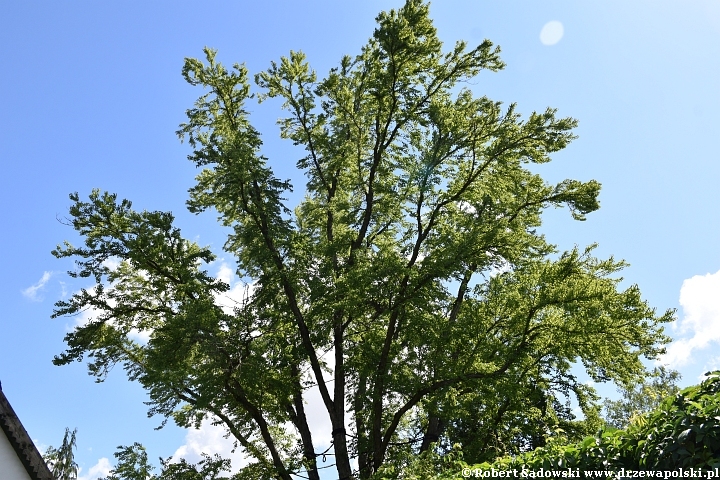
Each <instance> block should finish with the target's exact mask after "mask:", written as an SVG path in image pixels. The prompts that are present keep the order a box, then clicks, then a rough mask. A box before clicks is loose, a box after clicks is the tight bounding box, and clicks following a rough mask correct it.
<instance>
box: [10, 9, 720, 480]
mask: <svg viewBox="0 0 720 480" xmlns="http://www.w3.org/2000/svg"><path fill="white" fill-rule="evenodd" d="M401 3H402V2H401V1H397V0H392V1H391V0H385V1H380V0H369V1H365V2H336V1H330V0H310V1H305V2H289V1H273V2H258V3H251V2H230V1H206V2H190V1H182V2H170V1H156V2H138V1H128V2H94V1H86V0H76V1H73V2H2V3H0V47H1V49H0V65H2V67H1V68H2V75H0V92H2V94H1V95H0V145H2V149H0V161H1V162H2V172H3V178H5V180H4V181H3V182H2V183H3V188H2V189H0V201H1V202H2V203H1V204H2V205H4V212H5V213H4V214H3V222H2V228H3V235H1V236H0V258H1V260H2V265H3V267H4V268H3V269H2V273H0V298H1V304H2V305H3V312H2V315H0V381H2V383H3V389H4V391H5V393H6V395H7V396H8V398H9V399H10V401H11V402H12V404H13V406H14V408H15V410H16V411H17V412H18V414H19V416H20V418H21V419H22V421H23V423H24V424H25V426H26V428H27V429H28V430H29V432H30V434H31V436H32V438H33V439H35V440H36V442H37V443H38V444H39V445H40V446H41V448H44V446H47V445H50V444H52V445H56V446H57V445H58V444H59V443H60V441H61V439H62V433H63V431H64V428H65V427H66V426H69V427H71V428H72V427H77V428H78V452H77V460H78V461H79V463H80V465H81V467H82V471H81V478H82V479H83V480H89V479H91V478H92V479H94V478H95V477H96V476H97V475H104V473H105V472H106V470H105V469H106V467H107V465H108V459H109V460H110V461H112V453H113V452H114V451H115V447H116V446H117V445H121V444H122V445H127V444H131V443H132V442H134V441H141V442H143V443H144V444H145V445H146V446H147V447H148V450H149V452H150V456H151V458H157V457H158V456H163V457H167V456H169V455H173V454H176V456H177V455H186V456H188V458H190V459H193V458H197V457H196V455H197V453H198V452H199V451H201V450H212V449H215V450H217V451H220V452H227V451H228V447H227V444H226V443H224V440H223V439H222V436H221V435H220V433H219V432H218V431H217V430H214V429H212V428H209V427H207V426H205V427H204V428H203V429H201V430H200V431H189V432H188V431H184V430H181V429H179V428H176V427H173V426H168V427H166V428H165V429H163V430H160V431H154V430H153V428H154V427H156V426H158V425H159V424H160V422H161V419H159V418H153V419H147V418H146V415H145V412H146V407H145V406H144V405H143V403H142V402H143V401H144V400H145V396H144V393H143V392H142V390H141V389H140V388H139V387H138V386H137V385H133V384H129V383H128V382H127V381H126V380H125V377H124V374H123V372H122V371H121V370H120V369H117V370H116V371H114V372H112V374H111V375H110V378H109V379H108V381H107V382H105V383H104V384H95V383H93V381H92V378H90V377H88V376H87V374H86V373H85V368H84V366H83V365H80V364H77V365H73V366H69V367H63V368H59V367H54V366H53V365H52V364H51V360H52V357H53V355H55V354H57V353H59V352H61V351H62V350H63V342H62V339H63V336H64V335H65V333H67V331H68V330H69V329H70V328H72V326H73V325H74V324H75V322H76V321H77V320H76V319H71V318H69V319H57V320H51V319H50V314H51V312H52V304H53V303H54V302H55V301H56V300H58V299H60V298H62V297H63V295H67V294H68V293H71V292H72V291H74V290H75V289H77V288H79V287H80V286H82V285H79V284H76V283H72V282H70V281H69V280H70V279H68V278H67V275H65V273H64V272H65V270H67V269H69V268H70V265H69V264H68V263H65V262H62V261H58V260H55V259H54V258H53V257H52V256H51V255H50V250H52V249H53V248H54V247H55V245H56V244H57V243H59V242H61V241H63V240H65V239H69V240H75V239H74V237H73V234H72V231H71V230H70V229H69V228H68V227H66V226H63V225H62V224H61V223H60V222H59V221H58V218H62V216H63V215H64V214H65V212H66V211H67V207H68V206H69V200H68V197H67V196H68V194H69V193H71V192H75V191H77V192H79V193H80V194H81V195H87V194H88V193H89V192H90V190H91V189H92V188H100V189H103V190H108V191H112V192H116V193H117V194H118V195H119V196H120V197H124V198H129V199H131V200H133V202H134V205H135V207H136V208H138V209H150V210H172V211H173V212H174V213H175V214H176V216H177V218H178V223H179V224H180V226H181V227H182V228H183V231H184V234H185V236H187V237H190V238H194V239H197V241H199V242H200V243H201V244H210V245H212V246H213V248H215V249H216V251H217V252H218V253H221V251H220V246H221V245H222V243H223V237H224V234H225V232H223V231H222V229H219V228H217V227H216V225H215V220H214V218H213V217H212V215H205V216H200V217H195V216H192V215H190V214H189V213H187V212H186V211H185V209H184V201H185V198H186V191H187V189H188V188H189V187H190V186H191V185H192V182H193V177H194V175H195V170H194V167H193V166H192V164H191V163H190V162H188V161H187V160H185V157H186V155H187V154H188V153H189V149H188V147H187V145H181V144H180V143H179V141H178V139H177V137H176V136H175V134H174V132H175V130H176V128H177V125H178V124H179V123H180V122H182V121H183V120H184V112H185V109H187V108H189V107H190V106H191V105H192V103H193V101H194V100H195V98H196V97H197V96H198V95H199V94H200V91H199V90H196V89H194V88H193V87H190V86H189V85H187V84H186V83H185V82H184V81H183V79H182V78H181V76H180V69H181V66H182V62H183V58H184V57H188V56H190V57H201V56H202V48H203V46H206V45H207V46H210V47H213V48H216V49H218V50H219V58H220V60H221V61H223V62H224V63H226V64H232V63H233V62H245V63H246V64H247V66H248V68H249V70H250V72H251V73H256V72H258V71H260V70H263V69H266V68H267V67H268V66H269V64H270V61H272V60H278V59H279V57H280V56H281V55H286V54H288V52H289V51H290V50H291V49H293V50H303V51H304V52H305V53H306V54H307V56H308V59H309V61H310V62H311V65H313V67H314V68H315V69H316V70H317V71H318V72H319V73H320V74H322V73H324V72H326V71H327V70H328V69H329V68H331V67H332V66H334V65H336V64H337V62H338V61H339V59H340V58H341V56H342V55H344V54H355V53H357V52H359V49H360V47H361V46H362V45H363V44H364V42H365V41H366V40H367V38H368V37H369V36H370V35H371V33H372V30H373V28H374V18H375V16H376V14H377V13H378V12H379V11H381V10H384V9H389V8H393V7H398V6H400V5H401ZM431 12H432V16H433V18H434V19H435V21H436V26H437V28H438V30H439V34H440V36H441V38H442V39H443V40H444V41H445V42H446V45H452V44H453V43H454V41H455V40H458V39H465V40H467V41H469V42H470V43H471V44H473V43H479V42H481V41H482V40H483V39H484V38H488V39H490V40H491V41H493V42H494V43H496V44H498V45H500V47H501V48H502V51H503V54H502V58H503V60H504V61H505V62H506V63H507V68H506V69H505V70H504V71H502V72H499V73H495V74H493V73H485V74H482V75H481V76H479V77H478V78H477V79H476V80H475V81H474V82H473V83H472V85H471V88H472V89H473V90H474V91H475V92H476V93H477V94H479V95H488V96H489V97H490V98H493V99H495V100H501V101H504V102H517V103H518V110H519V111H520V112H523V113H524V114H528V113H530V112H531V111H533V110H544V109H545V108H546V107H548V106H551V107H554V108H558V110H559V114H560V115H562V116H572V117H575V118H577V119H578V120H579V121H580V126H579V128H578V129H577V134H578V135H579V139H578V140H576V141H575V142H574V143H573V144H571V145H570V146H569V147H568V148H567V149H566V150H564V151H562V152H559V153H558V154H556V155H555V156H554V161H553V162H552V163H551V164H548V165H543V166H541V167H538V171H540V172H542V173H543V174H544V175H545V177H546V178H547V179H549V180H553V181H559V180H562V179H564V178H577V179H580V180H589V179H596V180H598V181H600V182H601V183H602V185H603V190H602V193H601V197H600V201H601V209H600V210H599V211H598V212H595V213H593V214H591V215H589V217H588V220H587V221H586V222H574V221H573V220H572V219H571V218H570V216H569V215H568V213H567V212H566V211H559V210H558V211H550V212H548V213H547V214H546V215H545V226H544V227H543V230H544V232H545V233H546V234H547V236H548V238H549V239H550V240H551V241H553V242H554V243H556V244H558V245H559V246H560V247H561V248H572V246H574V245H576V244H577V245H580V246H584V245H587V244H590V243H593V242H598V243H599V245H600V246H599V248H598V250H597V251H596V252H597V254H598V255H599V256H609V255H614V256H615V257H616V258H624V259H625V260H627V261H628V262H629V263H630V264H631V266H630V267H629V268H628V269H627V270H625V272H624V277H625V284H626V285H630V284H634V283H637V284H638V285H639V286H640V289H641V291H642V292H643V295H644V297H645V298H646V299H647V300H648V301H649V302H650V304H651V305H653V306H654V307H656V308H657V309H658V311H664V310H665V309H667V308H677V309H678V322H677V324H676V325H675V326H673V327H670V328H669V329H668V332H669V333H670V334H671V335H672V336H673V337H674V338H675V339H676V340H675V342H674V343H673V344H672V345H671V346H670V348H669V354H668V356H667V357H666V358H665V361H666V362H668V363H669V364H670V366H671V367H673V368H676V369H678V370H679V371H680V372H681V373H682V374H683V377H684V378H683V381H682V384H683V385H689V384H693V383H696V382H697V381H698V379H699V377H700V375H701V374H702V373H703V372H704V371H706V370H709V369H711V368H720V355H719V354H718V353H716V352H717V351H720V350H718V346H719V344H720V251H719V250H718V245H719V242H718V240H720V209H719V208H718V205H719V204H720V193H719V192H720V191H719V190H718V188H717V186H718V184H719V183H720V162H719V160H720V158H719V155H720V153H719V149H718V146H717V138H720V135H719V134H718V130H719V129H720V120H719V119H718V115H717V113H718V112H720V85H719V80H720V60H719V59H720V2H718V1H717V0H707V1H695V0H686V1H683V2H675V1H662V0H652V1H643V0H636V1H633V2H626V1H620V0H608V1H605V2H576V1H544V2H535V1H531V0H518V1H516V2H499V1H496V2H489V1H485V2H481V1H470V0H465V1H461V0H436V1H435V2H434V3H433V4H432V7H431ZM549 22H557V23H551V24H550V25H549V26H548V27H547V28H546V29H545V30H543V29H544V27H546V26H547V25H548V23H549ZM543 32H544V33H543ZM560 34H562V35H561V36H560ZM543 41H544V42H543ZM277 107H278V105H277V104H276V103H272V102H267V103H265V104H263V105H261V106H252V119H253V121H254V122H255V124H256V126H257V127H258V128H259V129H260V130H261V131H262V132H263V133H264V138H265V147H264V153H265V154H266V155H267V156H268V157H269V158H270V159H271V162H272V165H273V167H274V168H276V169H277V173H278V176H279V177H281V178H292V179H293V180H294V184H295V186H296V194H298V195H299V194H301V192H302V186H303V184H304V182H303V178H302V176H301V175H299V174H298V173H297V172H295V171H294V164H295V160H296V159H297V158H298V157H299V156H300V154H299V153H298V152H297V151H294V150H293V148H292V146H291V145H288V144H287V142H283V141H281V140H280V139H279V138H278V136H277V128H276V127H275V124H274V122H275V119H276V118H278V117H279V116H281V115H282V113H281V112H280V111H279V110H278V108H277ZM228 260H229V259H228ZM227 264H229V263H227ZM225 265H226V264H224V263H223V262H222V261H218V262H217V263H216V264H215V265H213V267H212V268H213V269H214V271H213V272H212V273H215V274H218V275H228V274H229V270H228V269H227V267H226V266H225ZM607 393H612V389H609V390H607ZM193 455H195V457H193ZM103 459H105V460H103ZM93 474H94V476H93Z"/></svg>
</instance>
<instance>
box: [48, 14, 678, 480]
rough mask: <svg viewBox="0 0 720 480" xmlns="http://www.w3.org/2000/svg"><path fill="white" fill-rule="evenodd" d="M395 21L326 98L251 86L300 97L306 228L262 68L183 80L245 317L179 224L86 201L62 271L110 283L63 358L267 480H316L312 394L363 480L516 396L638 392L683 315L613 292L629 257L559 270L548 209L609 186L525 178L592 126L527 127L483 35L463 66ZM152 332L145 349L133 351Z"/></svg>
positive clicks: (574, 207)
mask: <svg viewBox="0 0 720 480" xmlns="http://www.w3.org/2000/svg"><path fill="white" fill-rule="evenodd" d="M377 23H378V26H377V28H376V30H375V32H374V34H373V36H372V38H371V39H370V40H369V42H368V44H367V45H366V46H365V47H364V48H363V49H362V51H361V53H360V54H359V55H357V56H355V57H350V56H346V57H344V58H343V59H342V60H341V61H340V64H339V66H338V67H337V68H334V69H332V70H331V71H330V72H329V74H328V75H327V76H326V77H325V78H324V79H318V78H317V76H316V73H315V72H314V71H313V70H312V69H311V68H310V66H309V64H308V62H307V61H306V59H305V56H304V55H303V54H302V53H299V52H291V53H290V55H289V56H288V57H284V58H282V59H281V60H280V62H278V63H275V62H273V63H272V64H271V66H270V68H269V69H268V70H267V71H264V72H261V73H259V74H257V75H256V76H255V84H256V85H257V87H258V88H259V94H258V95H257V98H258V99H259V100H260V101H262V100H265V99H267V98H279V99H282V101H283V102H284V103H283V106H284V108H285V110H286V111H287V112H288V116H287V118H284V119H282V120H280V122H279V126H280V135H281V137H282V138H285V139H289V140H291V141H292V142H293V143H294V144H295V145H297V146H300V147H302V148H303V149H304V150H303V153H302V158H300V160H299V161H298V162H297V167H298V168H299V169H301V170H302V171H304V172H305V174H306V175H307V178H308V181H307V186H306V194H305V198H304V200H303V201H302V202H300V204H299V205H297V207H296V208H295V209H294V210H290V207H289V205H287V204H286V203H285V200H284V199H283V195H284V192H287V191H288V190H290V189H291V185H290V183H289V181H283V180H280V179H279V178H278V177H276V175H275V173H274V172H273V170H272V169H271V168H270V167H269V166H268V163H267V160H266V158H265V157H263V156H262V155H261V153H260V147H261V144H262V141H261V138H260V133H259V132H258V131H257V130H256V129H255V128H254V127H253V126H252V124H251V123H250V119H249V114H248V112H247V111H246V110H245V103H246V102H247V101H248V100H249V99H251V98H252V94H251V93H250V88H251V87H250V81H249V79H248V71H247V69H246V68H245V67H244V66H242V65H237V64H236V65H234V67H233V68H232V69H230V70H228V69H226V68H225V67H224V66H223V65H222V64H220V63H219V62H218V61H217V60H216V53H215V51H213V50H210V49H206V50H205V57H206V59H205V62H203V61H200V60H197V59H186V61H185V65H184V68H183V75H184V77H185V79H186V80H187V81H188V82H189V83H190V84H192V85H197V86H202V87H204V88H207V89H208V92H207V93H206V94H204V95H203V96H201V97H200V98H199V100H198V101H197V103H196V104H195V106H194V108H192V109H190V110H188V111H187V115H188V121H187V123H184V124H182V125H181V127H180V130H179V131H178V135H179V136H180V137H181V138H183V139H186V140H187V141H188V142H189V144H190V146H191V147H192V148H193V152H192V154H191V155H190V156H189V159H190V160H191V161H192V162H194V163H195V164H196V165H197V166H198V167H200V168H202V171H201V172H200V174H199V175H198V176H197V183H196V185H195V186H194V187H192V188H191V189H190V192H189V193H190V199H189V201H188V207H189V209H190V211H192V212H195V213H200V212H204V211H206V210H215V211H216V212H217V213H218V215H219V220H220V222H221V223H222V225H224V226H227V227H230V228H231V233H230V235H229V236H228V240H227V242H226V244H225V246H224V249H225V251H226V252H228V253H229V254H232V255H233V256H234V257H235V259H236V261H237V265H238V268H237V274H238V275H239V276H240V277H241V278H244V279H246V280H248V282H249V283H250V284H251V288H250V289H249V293H248V297H247V300H246V301H245V302H243V303H242V304H240V305H238V306H237V307H236V308H235V310H234V312H233V313H232V314H230V313H226V312H224V311H223V310H222V309H221V308H220V307H219V306H218V305H217V303H216V301H215V297H216V296H217V295H221V294H223V292H226V291H227V290H228V288H229V286H228V285H227V284H226V283H224V282H222V281H220V280H217V279H215V278H213V277H212V276H211V275H209V274H208V272H207V271H205V270H204V269H203V268H204V267H203V264H206V263H208V262H211V261H212V260H213V259H214V258H215V257H214V254H213V253H212V252H211V251H210V249H209V248H206V247H200V246H198V245H197V244H195V243H193V242H190V241H189V240H186V239H184V238H183V237H182V236H181V234H180V231H179V229H178V228H177V227H175V226H174V225H173V216H172V215H171V214H170V213H163V212H148V211H143V212H138V211H135V210H133V209H132V206H131V203H130V202H129V201H127V200H122V201H119V200H118V199H117V197H116V195H114V194H109V193H101V192H100V191H93V192H92V193H91V194H90V197H89V199H88V200H83V199H81V198H80V196H79V195H78V194H73V195H71V199H72V201H73V205H72V207H71V208H70V218H69V221H70V223H71V224H72V226H73V227H74V228H75V229H76V230H77V231H78V232H79V234H80V235H81V236H82V237H83V238H84V246H81V247H75V246H72V245H71V244H69V243H65V244H64V245H61V246H58V248H57V249H56V250H55V251H54V252H53V253H54V255H55V256H57V257H59V258H63V257H73V258H75V259H76V261H77V265H78V268H77V270H76V271H73V272H70V275H71V276H76V277H91V278H93V279H94V280H95V286H94V287H93V288H92V289H88V290H82V291H80V292H79V293H77V294H75V295H74V296H73V297H72V298H71V299H70V300H67V301H60V302H58V303H57V304H56V305H57V308H56V311H55V314H54V315H55V316H60V315H67V314H75V313H78V312H80V311H84V310H86V309H91V311H92V312H93V314H94V315H93V318H92V319H91V320H90V321H89V322H88V323H87V324H85V325H81V326H79V327H77V328H76V329H75V331H73V332H72V333H70V334H68V336H67V337H66V342H67V344H68V349H67V351H66V352H65V353H63V354H61V355H59V356H58V357H56V359H55V363H56V364H67V363H70V362H72V361H75V360H82V359H83V358H84V356H85V355H87V356H88V367H89V370H90V372H91V373H92V374H93V375H96V376H97V377H98V378H100V379H101V378H103V377H104V376H105V375H106V374H107V372H108V371H109V369H110V368H111V367H112V366H113V365H115V364H118V363H119V364H122V365H123V366H124V367H125V369H126V370H127V372H128V376H129V378H130V379H131V380H135V381H138V382H140V383H141V384H142V385H143V387H144V388H145V389H147V391H148V392H149V396H150V403H151V408H150V413H153V414H160V415H164V416H166V417H169V418H172V419H173V420H174V421H175V422H176V423H177V424H179V425H181V426H186V427H187V426H192V425H198V424H199V422H200V421H201V420H202V419H203V418H206V417H208V416H210V417H212V418H213V419H214V420H216V421H219V422H221V423H222V424H223V425H224V426H225V427H226V428H227V431H228V432H229V433H230V434H231V435H232V436H233V438H234V439H235V440H236V441H237V442H238V443H239V444H240V445H241V446H242V447H243V448H244V449H245V450H246V451H247V452H248V454H249V455H251V456H252V457H254V459H255V463H254V464H252V465H251V466H249V467H247V468H249V469H252V471H253V472H255V473H254V474H257V475H260V476H261V477H267V478H270V477H274V478H280V479H285V480H288V479H290V478H292V477H293V475H294V474H299V473H301V472H302V474H303V475H305V476H307V477H309V478H311V479H318V478H319V474H318V469H317V457H318V456H319V455H320V454H321V450H322V449H321V448H319V446H318V445H317V444H316V441H315V439H314V438H313V433H317V432H312V431H311V430H310V428H309V425H308V418H307V413H306V406H305V403H306V400H307V398H308V392H309V390H311V389H317V391H319V395H320V397H321V399H322V408H323V409H324V411H325V412H326V415H327V417H328V418H329V420H330V423H331V425H332V427H331V429H332V431H331V437H332V454H333V455H334V457H333V458H334V460H335V468H336V469H337V476H338V478H340V479H343V480H346V479H350V478H355V477H360V478H368V477H370V476H371V475H373V473H374V472H377V471H379V470H380V469H381V467H383V466H384V465H386V464H393V465H395V464H397V465H402V462H403V457H404V456H406V455H407V454H408V453H410V452H418V451H420V450H427V449H429V448H431V446H432V445H433V444H435V442H436V441H437V440H440V441H441V443H442V441H443V439H448V438H450V437H449V436H450V435H455V434H457V433H458V432H460V430H459V429H460V428H461V426H462V422H463V421H466V422H467V421H468V420H469V419H473V418H477V417H478V416H481V417H482V419H483V421H484V422H485V425H487V426H488V428H489V430H488V431H490V432H493V431H497V432H499V431H501V430H502V429H503V428H505V425H507V424H508V422H509V421H514V420H512V419H516V418H517V417H518V408H521V407H520V406H519V405H518V402H516V401H512V400H511V399H510V400H511V401H510V402H509V403H510V404H509V405H508V406H507V408H506V410H504V411H503V412H502V413H501V414H498V412H499V410H498V409H497V405H496V403H497V401H498V400H497V398H496V396H497V397H499V398H502V397H503V395H504V394H503V390H502V389H504V388H506V387H507V386H508V385H519V384H518V383H517V382H516V381H517V380H519V381H520V382H521V383H522V385H524V387H523V388H530V387H532V389H534V390H533V391H534V392H535V395H536V397H537V404H538V406H539V405H541V404H544V405H546V406H545V407H543V408H548V409H553V408H555V406H554V405H555V403H553V402H552V401H547V399H549V398H552V397H554V396H555V395H556V393H557V394H559V393H558V392H560V393H562V392H563V391H564V392H566V393H568V394H569V395H573V393H575V394H577V393H580V394H581V395H584V393H583V390H582V387H581V386H579V384H578V382H577V381H576V380H575V379H574V377H572V376H571V375H570V373H569V372H570V369H571V368H572V366H573V365H574V364H580V365H583V366H584V367H585V369H586V370H587V372H588V374H589V375H590V376H591V377H592V378H593V379H595V380H597V381H607V380H616V381H629V379H630V378H632V377H634V376H637V375H639V374H640V373H641V372H642V371H643V367H642V363H641V362H640V358H641V357H643V356H645V357H654V356H656V355H657V354H658V353H659V352H660V351H661V344H662V343H663V342H665V341H666V340H667V339H666V337H665V336H663V334H662V328H661V324H662V323H664V322H667V321H669V320H671V318H672V314H671V312H668V313H666V314H664V315H661V316H656V315H655V313H654V311H653V310H652V309H651V308H650V307H649V306H648V305H647V304H646V303H645V302H644V301H643V300H642V299H641V297H640V293H639V290H638V288H637V287H636V286H632V287H629V288H627V289H625V290H620V289H618V283H619V279H618V278H616V277H615V275H616V274H617V272H618V271H619V270H621V269H622V268H623V266H624V264H623V262H618V261H615V260H613V259H612V258H610V259H607V260H599V259H596V258H594V257H593V255H592V248H593V247H589V248H587V249H575V250H573V251H569V252H564V253H560V252H558V251H557V250H556V248H555V247H554V246H553V245H551V244H549V243H547V242H546V240H545V238H544V237H543V236H542V235H540V234H539V233H537V227H538V226H540V223H541V213H542V211H543V210H544V209H545V208H548V207H559V206H566V207H568V208H569V210H570V212H571V214H572V217H573V218H575V219H576V220H584V219H585V215H586V214H587V213H589V212H592V211H594V210H596V209H597V208H598V206H599V204H598V201H597V196H598V193H599V191H600V185H599V184H598V182H596V181H589V182H580V181H576V180H565V181H562V182H560V183H558V184H556V185H552V184H548V183H547V182H545V181H544V180H543V179H542V177H540V176H539V175H537V174H534V173H532V172H531V171H530V170H529V169H528V168H527V167H526V165H527V164H529V163H531V164H541V163H546V162H548V161H549V160H550V157H549V155H550V154H551V153H552V152H556V151H558V150H560V149H562V148H564V147H565V146H566V145H567V144H568V143H569V142H570V141H571V140H572V139H573V138H574V137H573V134H572V128H573V127H575V125H576V121H575V120H573V119H571V118H557V117H556V115H555V111H554V110H552V109H548V110H546V111H544V112H541V113H532V114H531V115H530V116H529V117H528V118H526V119H523V118H521V116H520V115H519V114H518V113H516V110H515V105H510V106H509V107H507V108H503V106H502V105H501V104H500V103H499V102H495V101H492V100H490V99H488V98H486V97H479V98H478V97H475V96H474V95H473V93H472V92H471V91H470V90H469V89H467V88H459V87H460V86H462V85H463V84H464V82H467V81H468V80H470V79H472V78H473V77H475V76H476V75H477V74H479V73H480V72H481V71H482V70H490V71H497V70H500V69H501V68H503V63H502V61H501V60H500V57H499V49H498V48H496V47H493V45H492V44H491V43H490V42H489V41H487V40H486V41H484V42H483V43H482V44H480V45H479V46H477V47H475V48H472V49H468V48H467V46H466V44H465V43H464V42H458V43H457V44H456V45H455V46H454V47H453V48H451V49H450V50H449V51H445V52H444V51H443V49H442V45H441V42H440V41H439V39H438V37H437V34H436V31H435V28H434V27H433V25H432V22H431V21H430V19H429V15H428V5H427V4H425V3H423V2H421V1H419V0H408V1H407V2H406V3H405V5H404V6H403V7H402V8H400V9H398V10H391V11H390V12H385V13H381V14H380V15H379V16H378V17H377ZM110 259H115V260H117V261H118V262H119V263H118V266H117V267H116V268H113V267H111V265H112V264H113V263H114V262H108V261H107V260H110ZM138 330H141V331H147V332H148V333H149V340H148V341H147V342H146V343H142V342H138V341H136V340H133V338H134V337H133V336H132V332H134V331H138ZM513 382H515V383H513ZM512 388H515V387H512ZM512 388H511V389H509V390H508V389H506V394H505V397H506V398H508V399H509V397H508V395H509V394H511V393H512V392H513V391H512ZM470 400H472V401H470ZM543 415H544V417H548V418H550V417H552V416H553V415H548V414H547V411H546V412H545V413H544V414H543ZM543 415H540V416H543ZM555 416H557V415H555ZM544 417H543V418H544ZM533 418H535V417H533ZM538 418H539V417H538ZM508 419H511V420H508ZM531 420H532V419H530V420H528V421H531ZM493 422H495V423H493ZM536 430H537V432H536V433H538V434H540V433H542V429H536ZM457 438H462V435H459V434H458V435H457ZM493 448H502V443H498V444H497V445H495V446H493ZM353 459H355V460H356V461H357V465H358V469H357V470H356V471H353V467H352V465H353V463H352V462H353Z"/></svg>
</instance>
